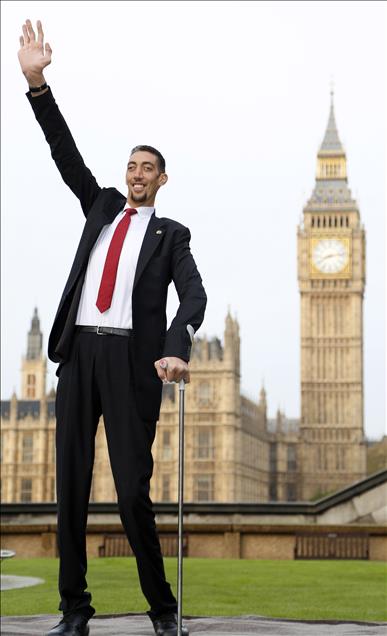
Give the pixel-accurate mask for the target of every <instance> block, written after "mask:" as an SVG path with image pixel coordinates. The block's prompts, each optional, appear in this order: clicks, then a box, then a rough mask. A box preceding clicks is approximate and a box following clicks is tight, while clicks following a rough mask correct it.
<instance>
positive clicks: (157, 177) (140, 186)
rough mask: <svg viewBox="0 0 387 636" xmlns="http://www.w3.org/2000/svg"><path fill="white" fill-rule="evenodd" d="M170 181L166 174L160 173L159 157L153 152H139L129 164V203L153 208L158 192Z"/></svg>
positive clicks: (127, 175) (127, 173) (133, 155)
mask: <svg viewBox="0 0 387 636" xmlns="http://www.w3.org/2000/svg"><path fill="white" fill-rule="evenodd" d="M167 180H168V177H167V175H166V174H165V172H161V173H160V171H159V165H158V161H157V157H156V156H155V155H153V154H152V153H151V152H146V151H145V150H138V151H137V152H134V153H133V154H132V155H131V156H130V158H129V162H128V167H127V170H126V184H127V186H128V201H129V202H130V203H131V204H132V205H133V207H136V206H153V204H154V201H155V198H156V193H157V190H158V189H159V188H160V187H161V186H162V185H164V183H166V182H167Z"/></svg>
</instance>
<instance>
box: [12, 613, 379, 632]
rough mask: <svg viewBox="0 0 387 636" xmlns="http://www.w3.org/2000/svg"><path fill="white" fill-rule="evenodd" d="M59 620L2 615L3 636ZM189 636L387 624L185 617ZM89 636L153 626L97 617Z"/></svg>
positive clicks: (136, 619) (374, 628)
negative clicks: (195, 635)
mask: <svg viewBox="0 0 387 636" xmlns="http://www.w3.org/2000/svg"><path fill="white" fill-rule="evenodd" d="M59 620H60V616H59V615H58V614H53V615H50V616H48V615H37V616H5V617H4V618H3V619H2V621H1V622H2V625H1V634H2V636H13V635H14V634H19V635H21V636H43V635H44V634H46V633H47V632H48V631H49V630H50V629H51V627H53V626H54V625H56V623H57V622H58V621H59ZM184 624H185V625H186V626H187V627H188V628H189V630H190V635H191V634H192V635H194V634H200V635H201V636H206V635H207V634H209V636H224V635H225V634H227V635H228V636H249V634H257V635H258V636H360V635H361V636H368V635H370V636H371V635H372V636H386V634H387V623H348V622H347V623H343V622H342V623H338V622H334V621H331V622H330V623H329V622H313V621H309V622H308V621H301V622H300V621H286V620H282V619H269V618H263V617H260V616H230V617H224V616H214V617H194V618H185V619H184ZM89 625H90V636H152V635H153V636H154V631H153V627H152V623H151V621H150V619H149V618H148V616H147V615H144V614H125V615H118V616H114V617H107V616H99V617H98V618H97V617H95V618H92V619H91V620H90V622H89Z"/></svg>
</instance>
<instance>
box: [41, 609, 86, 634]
mask: <svg viewBox="0 0 387 636" xmlns="http://www.w3.org/2000/svg"><path fill="white" fill-rule="evenodd" d="M88 620H89V619H88V618H86V616H83V615H82V614H72V615H69V616H67V617H66V616H64V617H63V618H62V620H61V621H60V623H58V625H55V627H53V628H52V629H51V630H50V631H49V632H48V633H47V636H59V635H60V636H88V635H89V631H90V630H89V626H88V624H87V623H88Z"/></svg>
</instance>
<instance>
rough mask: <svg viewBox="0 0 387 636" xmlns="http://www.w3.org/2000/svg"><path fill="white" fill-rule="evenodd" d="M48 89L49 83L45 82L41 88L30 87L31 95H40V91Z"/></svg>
mask: <svg viewBox="0 0 387 636" xmlns="http://www.w3.org/2000/svg"><path fill="white" fill-rule="evenodd" d="M45 88H47V82H44V84H42V85H41V86H34V87H31V86H30V87H29V89H30V92H31V93H40V91H44V89H45Z"/></svg>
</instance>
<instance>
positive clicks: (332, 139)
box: [318, 90, 345, 156]
mask: <svg viewBox="0 0 387 636" xmlns="http://www.w3.org/2000/svg"><path fill="white" fill-rule="evenodd" d="M326 154H329V155H332V154H334V155H344V154H345V152H344V148H343V146H342V144H341V141H340V139H339V133H338V132H337V126H336V119H335V109H334V104H333V90H331V108H330V112H329V118H328V124H327V128H326V131H325V135H324V139H323V141H322V144H321V146H320V150H319V153H318V155H319V156H321V155H326Z"/></svg>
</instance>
